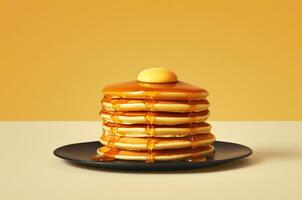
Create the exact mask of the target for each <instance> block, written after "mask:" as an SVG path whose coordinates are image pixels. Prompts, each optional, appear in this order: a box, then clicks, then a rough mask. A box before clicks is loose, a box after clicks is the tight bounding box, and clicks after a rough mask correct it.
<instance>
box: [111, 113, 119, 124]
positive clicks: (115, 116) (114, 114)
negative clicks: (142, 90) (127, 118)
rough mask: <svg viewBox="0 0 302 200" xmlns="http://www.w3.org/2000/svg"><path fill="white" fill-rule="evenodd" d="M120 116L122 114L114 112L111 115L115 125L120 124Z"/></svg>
mask: <svg viewBox="0 0 302 200" xmlns="http://www.w3.org/2000/svg"><path fill="white" fill-rule="evenodd" d="M119 115H120V112H113V113H112V114H111V120H112V121H113V123H120V120H119V118H118V117H119Z"/></svg>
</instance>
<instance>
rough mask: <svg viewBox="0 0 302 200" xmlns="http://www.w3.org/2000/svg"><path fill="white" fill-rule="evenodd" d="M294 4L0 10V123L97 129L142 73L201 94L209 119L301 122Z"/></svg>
mask: <svg viewBox="0 0 302 200" xmlns="http://www.w3.org/2000/svg"><path fill="white" fill-rule="evenodd" d="M301 8H302V4H301V1H298V0H297V1H268V0H261V1H190V0H186V1H155V0H152V1H141V0H140V1H126V0H124V1H100V0H99V1H81V2H80V1H41V0H36V1H30V0H29V1H1V3H0V25H1V26H0V28H1V30H0V120H97V119H99V118H98V110H99V103H100V102H99V101H100V98H101V93H100V91H101V89H102V87H103V86H105V85H106V84H111V83H115V82H120V81H126V80H131V79H135V78H136V75H137V73H138V72H139V71H140V70H142V69H144V68H147V67H154V66H163V67H167V68H170V69H172V70H174V71H175V72H176V73H177V74H178V76H179V78H180V79H182V80H184V81H187V82H191V83H193V84H196V85H199V86H201V87H204V88H206V89H208V90H209V92H210V93H211V96H210V101H211V103H212V106H211V108H212V116H211V120H302V105H301V104H302V94H301V93H302V25H301V24H302V12H301Z"/></svg>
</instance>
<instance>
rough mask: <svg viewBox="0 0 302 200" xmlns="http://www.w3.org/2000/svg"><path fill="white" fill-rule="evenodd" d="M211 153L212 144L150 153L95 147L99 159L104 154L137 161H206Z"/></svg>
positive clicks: (114, 157) (109, 156)
mask: <svg viewBox="0 0 302 200" xmlns="http://www.w3.org/2000/svg"><path fill="white" fill-rule="evenodd" d="M213 153H214V147H213V146H212V145H209V146H201V147H198V148H196V149H194V150H192V149H191V148H185V149H168V150H154V151H152V153H151V154H150V152H148V151H129V150H122V149H113V148H110V147H107V146H103V147H101V148H99V149H97V154H98V155H100V159H102V157H103V156H104V155H105V156H106V157H108V158H113V159H119V160H137V161H148V160H150V159H152V160H154V161H172V160H186V159H187V160H190V159H194V158H198V161H206V157H211V156H213Z"/></svg>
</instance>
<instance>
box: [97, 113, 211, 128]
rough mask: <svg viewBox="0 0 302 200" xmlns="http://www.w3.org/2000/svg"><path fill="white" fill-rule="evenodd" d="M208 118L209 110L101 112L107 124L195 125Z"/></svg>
mask: <svg viewBox="0 0 302 200" xmlns="http://www.w3.org/2000/svg"><path fill="white" fill-rule="evenodd" d="M208 116H209V111H208V110H205V111H201V112H194V113H167V112H115V111H106V110H103V111H101V117H102V118H103V120H104V121H105V122H114V123H120V124H158V125H176V124H193V123H200V122H204V121H205V120H206V119H207V118H208Z"/></svg>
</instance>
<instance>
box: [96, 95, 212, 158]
mask: <svg viewBox="0 0 302 200" xmlns="http://www.w3.org/2000/svg"><path fill="white" fill-rule="evenodd" d="M159 93H160V92H158V91H157V92H153V91H145V92H144V96H145V100H143V102H144V104H145V106H146V108H147V113H146V115H145V121H146V128H145V132H146V133H147V136H148V138H147V159H146V162H154V161H155V158H154V155H153V153H152V151H153V149H154V143H155V138H154V137H153V136H154V120H155V113H154V104H155V103H157V100H155V99H154V97H155V96H156V95H157V94H159ZM188 95H189V96H188V104H189V105H190V109H189V116H190V123H189V124H190V126H189V128H190V130H191V131H190V132H191V135H190V137H189V140H190V142H191V148H192V151H191V157H190V158H189V159H187V161H188V162H200V161H204V160H205V159H206V158H205V156H198V151H196V150H197V143H198V139H197V137H196V136H194V132H195V131H194V130H195V129H196V126H195V122H196V116H195V115H194V112H195V111H196V108H197V106H196V104H194V102H192V101H193V100H194V98H193V96H190V93H188ZM118 96H119V97H120V98H121V99H113V98H112V97H111V96H110V95H105V96H104V98H103V100H102V102H104V101H106V102H111V103H112V108H113V110H114V111H115V112H113V113H112V114H111V120H112V122H113V123H114V124H116V125H117V126H111V127H110V133H109V140H108V143H107V145H106V146H108V147H109V148H108V151H106V152H103V156H99V155H97V156H94V157H93V159H95V160H99V161H105V160H114V157H115V155H117V154H118V153H119V152H120V150H119V149H117V148H115V147H114V144H115V142H116V137H115V135H116V134H117V132H118V127H119V126H118V125H119V124H120V120H119V115H120V114H121V112H120V106H121V104H122V103H124V102H128V100H127V99H125V98H126V94H125V93H123V92H121V93H120V95H118ZM103 134H104V133H103Z"/></svg>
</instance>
